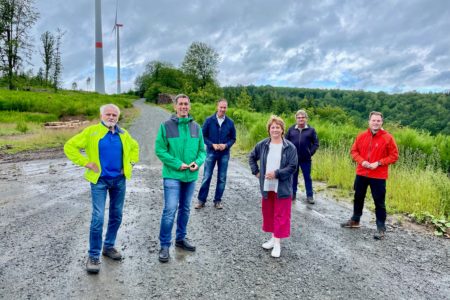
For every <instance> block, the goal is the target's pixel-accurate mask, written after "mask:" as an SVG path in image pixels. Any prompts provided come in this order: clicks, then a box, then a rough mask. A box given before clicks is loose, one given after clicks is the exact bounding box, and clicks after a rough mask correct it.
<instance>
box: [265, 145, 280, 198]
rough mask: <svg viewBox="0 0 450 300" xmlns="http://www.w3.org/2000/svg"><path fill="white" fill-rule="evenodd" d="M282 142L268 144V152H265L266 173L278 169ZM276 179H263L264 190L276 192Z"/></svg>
mask: <svg viewBox="0 0 450 300" xmlns="http://www.w3.org/2000/svg"><path fill="white" fill-rule="evenodd" d="M282 149H283V143H280V144H272V143H270V145H269V153H268V154H267V162H266V173H268V172H272V171H275V170H278V169H279V168H280V163H281V150H282ZM277 190H278V179H277V178H275V179H264V191H268V192H269V191H270V192H275V193H276V192H277Z"/></svg>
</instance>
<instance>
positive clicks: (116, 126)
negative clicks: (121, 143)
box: [100, 121, 125, 133]
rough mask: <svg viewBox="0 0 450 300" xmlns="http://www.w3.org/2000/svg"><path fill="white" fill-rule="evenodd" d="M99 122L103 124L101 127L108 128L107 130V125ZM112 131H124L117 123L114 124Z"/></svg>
mask: <svg viewBox="0 0 450 300" xmlns="http://www.w3.org/2000/svg"><path fill="white" fill-rule="evenodd" d="M100 123H101V124H102V125H103V127H105V128H106V129H108V131H109V127H108V126H106V125H105V123H103V121H101V122H100ZM114 131H115V132H117V133H124V132H125V131H123V129H122V128H120V126H119V124H116V125H115V126H114Z"/></svg>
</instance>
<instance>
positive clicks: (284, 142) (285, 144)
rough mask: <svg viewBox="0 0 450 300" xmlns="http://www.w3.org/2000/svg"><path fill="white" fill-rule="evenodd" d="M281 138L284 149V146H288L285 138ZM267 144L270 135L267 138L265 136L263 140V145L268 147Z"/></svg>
mask: <svg viewBox="0 0 450 300" xmlns="http://www.w3.org/2000/svg"><path fill="white" fill-rule="evenodd" d="M281 139H282V140H283V149H284V148H286V147H287V146H288V143H287V141H286V139H285V138H284V137H282V138H281ZM269 144H270V137H268V138H266V139H265V140H264V146H267V147H268V146H269Z"/></svg>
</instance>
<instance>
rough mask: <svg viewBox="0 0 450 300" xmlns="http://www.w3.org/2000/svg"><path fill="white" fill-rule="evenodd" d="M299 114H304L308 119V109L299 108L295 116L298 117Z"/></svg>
mask: <svg viewBox="0 0 450 300" xmlns="http://www.w3.org/2000/svg"><path fill="white" fill-rule="evenodd" d="M298 115H302V116H304V117H305V118H307V119H308V113H307V112H306V111H304V110H303V109H300V110H297V112H296V113H295V116H296V117H297V116H298Z"/></svg>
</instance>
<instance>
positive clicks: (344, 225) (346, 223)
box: [341, 219, 361, 228]
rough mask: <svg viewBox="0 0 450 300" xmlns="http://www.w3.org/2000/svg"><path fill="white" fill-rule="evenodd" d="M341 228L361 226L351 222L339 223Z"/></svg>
mask: <svg viewBox="0 0 450 300" xmlns="http://www.w3.org/2000/svg"><path fill="white" fill-rule="evenodd" d="M341 227H343V228H359V227H361V225H360V224H359V222H356V221H353V220H351V219H350V220H348V221H347V222H344V223H341Z"/></svg>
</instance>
